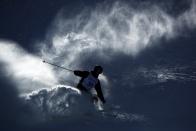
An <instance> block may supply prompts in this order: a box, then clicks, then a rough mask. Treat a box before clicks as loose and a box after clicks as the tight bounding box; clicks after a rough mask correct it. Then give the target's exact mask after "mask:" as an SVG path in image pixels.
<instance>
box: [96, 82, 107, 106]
mask: <svg viewBox="0 0 196 131" xmlns="http://www.w3.org/2000/svg"><path fill="white" fill-rule="evenodd" d="M95 90H96V91H97V95H98V97H99V98H100V100H101V101H102V102H103V103H105V102H106V101H105V99H104V97H103V93H102V90H101V84H100V82H99V81H98V83H97V84H96V86H95Z"/></svg>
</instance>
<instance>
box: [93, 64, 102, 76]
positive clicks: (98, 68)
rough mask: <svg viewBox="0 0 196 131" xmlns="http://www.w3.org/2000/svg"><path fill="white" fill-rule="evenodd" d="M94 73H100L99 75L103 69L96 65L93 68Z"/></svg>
mask: <svg viewBox="0 0 196 131" xmlns="http://www.w3.org/2000/svg"><path fill="white" fill-rule="evenodd" d="M94 71H100V74H101V73H102V72H103V68H102V67H101V66H99V65H96V66H95V67H94Z"/></svg>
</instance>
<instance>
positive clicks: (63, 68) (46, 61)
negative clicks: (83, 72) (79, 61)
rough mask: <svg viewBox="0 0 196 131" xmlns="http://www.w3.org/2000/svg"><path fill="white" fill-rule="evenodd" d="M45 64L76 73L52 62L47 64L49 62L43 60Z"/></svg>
mask: <svg viewBox="0 0 196 131" xmlns="http://www.w3.org/2000/svg"><path fill="white" fill-rule="evenodd" d="M43 63H47V64H49V65H52V66H56V67H59V68H62V69H64V70H67V71H71V72H74V71H73V70H70V69H67V68H65V67H62V66H59V65H56V64H53V63H50V62H47V61H45V60H43Z"/></svg>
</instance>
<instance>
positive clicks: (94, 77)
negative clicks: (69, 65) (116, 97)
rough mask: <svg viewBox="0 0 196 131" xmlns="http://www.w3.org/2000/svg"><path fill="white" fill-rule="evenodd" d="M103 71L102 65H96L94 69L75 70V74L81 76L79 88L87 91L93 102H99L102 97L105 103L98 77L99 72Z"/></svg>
mask: <svg viewBox="0 0 196 131" xmlns="http://www.w3.org/2000/svg"><path fill="white" fill-rule="evenodd" d="M102 72H103V68H102V67H101V66H95V67H94V70H92V71H90V72H89V71H79V70H75V71H74V74H75V75H76V76H79V77H81V79H80V81H79V83H78V85H77V88H78V89H79V90H81V91H85V92H87V93H89V94H90V95H91V96H92V100H93V102H98V100H99V99H100V100H101V101H102V103H105V102H106V101H105V99H104V96H103V93H102V90H101V84H100V81H99V79H98V76H99V74H101V73H102Z"/></svg>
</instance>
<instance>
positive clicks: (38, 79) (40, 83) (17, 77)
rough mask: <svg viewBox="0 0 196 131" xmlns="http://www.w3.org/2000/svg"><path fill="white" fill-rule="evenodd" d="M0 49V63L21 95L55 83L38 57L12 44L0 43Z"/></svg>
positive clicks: (52, 74) (48, 68)
mask: <svg viewBox="0 0 196 131" xmlns="http://www.w3.org/2000/svg"><path fill="white" fill-rule="evenodd" d="M0 47H1V48H0V62H3V63H4V65H5V66H4V68H5V71H6V73H7V75H8V77H10V78H12V79H14V82H16V85H17V87H19V89H20V91H22V92H23V93H24V92H29V91H33V90H35V89H39V88H40V87H43V88H44V87H49V86H52V85H54V84H56V83H57V80H56V78H55V75H54V72H53V71H52V69H51V68H50V67H49V66H47V65H44V64H43V63H42V61H41V59H40V58H39V57H36V56H34V55H31V54H29V53H28V52H26V51H25V50H23V49H22V48H21V47H20V46H19V45H18V44H16V43H14V42H10V41H0Z"/></svg>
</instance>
